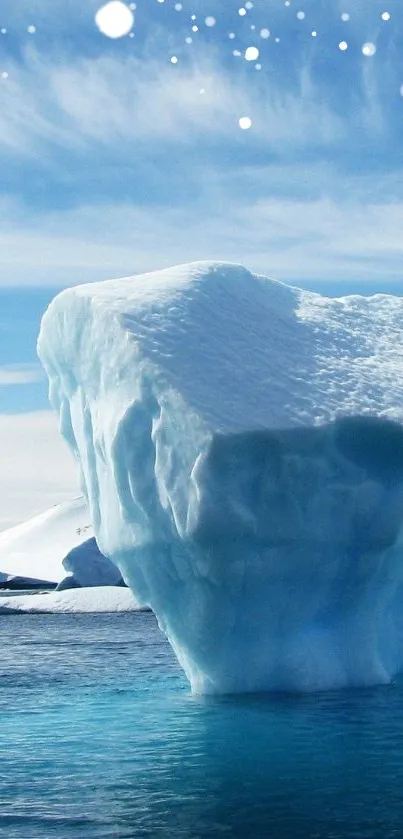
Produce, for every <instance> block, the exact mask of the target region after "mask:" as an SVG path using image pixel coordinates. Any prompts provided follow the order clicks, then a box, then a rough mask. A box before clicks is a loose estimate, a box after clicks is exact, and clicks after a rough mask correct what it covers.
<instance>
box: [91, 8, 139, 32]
mask: <svg viewBox="0 0 403 839" xmlns="http://www.w3.org/2000/svg"><path fill="white" fill-rule="evenodd" d="M95 23H96V25H97V27H98V29H99V31H100V32H102V34H103V35H106V36H107V38H123V36H124V35H128V34H129V32H130V30H131V28H132V26H133V23H134V14H133V12H132V10H131V9H129V6H126V3H122V2H121V0H111V2H110V3H106V5H105V6H101V8H100V9H98V11H97V13H96V15H95Z"/></svg>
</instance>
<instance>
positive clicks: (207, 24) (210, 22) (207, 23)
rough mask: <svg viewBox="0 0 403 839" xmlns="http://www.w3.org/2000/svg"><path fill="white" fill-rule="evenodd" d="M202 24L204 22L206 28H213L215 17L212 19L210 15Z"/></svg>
mask: <svg viewBox="0 0 403 839" xmlns="http://www.w3.org/2000/svg"><path fill="white" fill-rule="evenodd" d="M204 22H205V24H206V26H215V25H216V19H215V17H212V15H209V16H208V17H206V19H205V21H204Z"/></svg>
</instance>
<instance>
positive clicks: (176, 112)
mask: <svg viewBox="0 0 403 839" xmlns="http://www.w3.org/2000/svg"><path fill="white" fill-rule="evenodd" d="M8 72H9V77H8V79H7V84H3V86H2V108H1V113H0V144H2V145H3V146H5V147H9V148H11V149H14V150H15V151H16V152H18V153H19V154H26V155H33V154H36V153H37V152H38V149H39V148H40V147H41V146H46V147H50V148H53V149H55V148H61V149H70V150H72V149H73V150H80V149H86V148H88V147H91V146H94V145H95V144H96V145H97V154H98V155H100V156H102V153H103V152H105V149H109V154H112V155H113V153H115V155H116V157H119V156H120V159H121V161H122V155H123V154H127V149H126V150H125V144H127V143H133V142H135V141H137V142H139V143H150V142H151V143H152V145H153V147H155V146H156V145H157V144H158V143H161V142H163V143H164V145H168V146H169V143H170V142H176V143H179V144H181V145H183V144H186V143H192V142H193V141H194V140H195V138H196V137H197V135H198V134H200V135H202V136H203V138H204V139H206V138H208V137H211V138H214V140H215V142H217V143H219V142H220V141H222V140H223V139H225V138H227V139H232V141H233V142H236V141H240V132H239V130H238V128H237V122H238V119H239V117H240V116H242V115H245V114H249V115H250V116H251V117H252V119H253V124H254V132H255V138H256V140H255V141H257V142H258V145H260V146H264V147H266V148H267V149H270V148H273V149H275V150H276V151H278V149H279V146H278V144H279V143H281V144H283V145H284V144H285V145H286V147H287V148H293V147H301V145H302V146H304V145H311V144H312V143H313V142H314V144H315V145H317V144H318V143H322V144H325V145H332V146H333V145H335V144H336V143H337V142H340V141H341V140H342V139H343V138H344V137H345V136H346V134H347V133H348V122H347V121H343V120H342V119H341V118H340V116H338V115H336V114H335V113H334V112H332V110H331V108H330V107H329V106H328V105H327V104H326V102H323V101H319V100H318V96H317V90H316V89H315V85H314V84H313V82H312V80H311V78H310V74H309V70H308V66H302V67H301V69H300V74H299V75H300V82H299V89H298V90H296V91H294V92H290V91H288V92H287V90H286V89H285V88H283V86H282V85H281V84H279V83H278V82H277V84H276V85H272V84H270V85H259V84H254V85H252V84H251V83H250V79H249V77H247V76H245V77H244V76H242V74H241V75H238V76H236V75H233V74H229V73H227V72H225V71H224V69H223V67H222V66H221V65H220V63H219V62H218V61H217V58H216V56H215V55H209V53H208V52H207V51H206V53H205V54H204V55H203V57H202V58H200V59H198V60H197V62H196V61H195V62H194V63H193V64H191V65H190V66H186V67H185V66H184V67H181V65H180V64H179V65H178V66H176V67H175V68H173V67H172V66H170V65H169V62H167V60H164V61H161V60H156V59H150V60H148V61H146V62H144V61H141V60H139V59H137V58H134V57H125V58H114V57H110V56H100V57H97V58H78V57H76V59H75V61H74V62H71V63H69V64H63V63H60V62H59V63H55V62H54V60H53V61H52V60H51V59H49V58H43V57H42V56H40V55H39V54H38V53H37V52H36V51H35V50H33V49H30V50H27V51H26V53H25V61H24V62H23V63H22V64H17V63H10V66H9V71H8ZM38 89H39V90H40V95H38ZM201 90H203V91H204V92H203V93H202V94H201V93H200V91H201ZM313 126H314V127H315V131H314V135H313V131H312V129H313ZM248 142H251V140H250V139H249V141H248ZM252 142H253V141H252ZM114 144H115V145H114ZM122 144H123V145H122ZM136 151H138V150H136V149H135V148H132V149H131V153H132V154H133V152H136ZM283 151H284V149H283Z"/></svg>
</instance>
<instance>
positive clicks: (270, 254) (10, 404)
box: [0, 0, 403, 528]
mask: <svg viewBox="0 0 403 839" xmlns="http://www.w3.org/2000/svg"><path fill="white" fill-rule="evenodd" d="M101 5H102V2H99V0H87V2H85V3H83V2H82V0H69V2H68V3H66V2H65V0H30V2H28V0H3V2H2V4H1V9H0V30H1V32H0V164H1V173H2V179H1V193H0V213H1V226H0V243H1V258H0V419H1V420H2V422H3V426H2V428H3V430H4V434H5V435H7V421H8V422H12V421H13V417H14V416H15V415H16V414H19V415H21V414H26V417H27V422H28V419H29V417H31V416H32V412H38V414H37V416H36V419H38V417H39V414H40V416H42V415H43V416H45V413H46V412H45V409H46V385H45V382H44V381H43V379H41V376H40V371H39V369H38V367H37V366H36V361H35V350H34V346H35V335H36V332H37V329H38V325H39V318H40V312H41V311H42V309H43V307H44V305H45V304H46V302H47V300H48V299H49V298H50V297H51V296H52V294H53V293H54V291H55V290H57V288H58V287H63V286H66V285H70V284H76V283H80V282H88V281H93V280H99V279H104V278H105V279H106V278H109V277H116V276H119V275H127V274H133V273H137V272H140V271H145V270H150V269H156V268H160V267H165V266H167V265H172V264H175V263H180V262H186V261H190V260H194V259H211V258H213V259H226V260H231V261H235V262H242V263H243V264H245V265H246V266H247V267H248V268H251V269H252V270H257V271H260V272H262V273H265V274H267V275H269V276H273V277H276V278H277V279H281V280H284V281H286V282H291V283H294V284H301V285H304V286H310V285H311V286H312V285H313V286H315V285H317V287H318V288H321V290H323V289H324V288H325V287H326V288H328V289H329V291H330V293H333V291H334V290H335V289H337V290H338V291H340V290H341V288H344V287H345V288H346V290H347V291H351V290H356V291H360V290H368V289H370V290H388V291H391V290H397V291H398V292H400V291H401V283H402V256H403V236H402V229H403V177H402V161H403V143H402V133H403V15H402V12H401V0H384V2H383V1H382V2H379V0H346V1H345V2H341V0H340V2H339V0H289V2H288V3H287V4H286V3H285V2H284V0H281V1H280V0H255V2H254V3H253V5H252V4H251V3H247V4H245V5H247V6H248V8H245V5H244V4H243V2H241V0H219V1H218V0H191V1H190V0H189V2H187V0H182V2H181V3H180V4H179V5H181V6H182V8H181V9H176V8H175V6H177V5H178V3H176V1H175V0H165V1H164V2H158V0H137V4H136V9H135V10H134V25H133V29H132V32H131V35H132V37H131V36H130V35H129V34H128V35H127V36H125V37H122V38H119V39H111V38H108V37H106V36H105V35H104V34H102V33H101V32H100V31H99V30H98V28H97V26H96V24H95V21H94V16H95V14H96V12H97V10H98V9H99V7H100V6H101ZM240 9H242V10H243V11H244V12H246V13H245V14H239V10H240ZM192 16H195V18H194V19H193V20H192ZM208 16H210V17H214V18H215V25H214V26H207V25H206V23H205V20H206V17H208ZM343 18H344V19H343ZM195 26H196V27H197V31H192V27H195ZM33 27H34V29H33ZM267 29H268V30H269V31H270V35H269V37H266V38H264V37H262V36H261V31H262V30H267ZM4 30H5V31H4ZM313 32H315V33H316V35H313V34H312V33H313ZM230 33H231V34H232V35H234V36H235V37H230ZM189 38H191V39H192V40H191V43H189V42H187V41H186V39H189ZM342 42H346V44H347V49H344V50H343V49H340V46H339V45H340V44H341V43H342ZM368 43H369V44H373V45H374V48H375V52H374V48H372V49H371V48H370V49H369V51H370V52H371V51H372V52H374V54H373V55H370V56H368V55H365V54H363V51H362V50H363V45H364V44H368ZM248 47H256V48H257V49H259V53H260V54H259V57H258V59H257V60H254V61H251V62H248V61H246V60H245V50H246V49H247V48H248ZM234 51H235V52H236V53H238V54H236V55H234ZM365 51H368V49H366V50H364V52H365ZM173 56H175V57H176V58H177V62H176V63H172V62H171V59H172V57H173ZM257 63H258V64H260V65H261V67H260V69H259V68H257V67H256V64H257ZM245 116H247V117H249V118H250V119H251V121H252V125H251V128H250V129H249V130H241V128H240V127H239V119H240V118H241V117H245ZM38 286H39V287H42V291H37V290H36V289H37V287H38ZM20 287H22V288H20ZM17 289H18V290H17ZM17 298H18V301H19V302H18V304H16V300H17ZM28 412H29V413H28ZM41 412H42V413H41ZM7 417H8V420H7ZM19 422H22V420H21V416H20V418H19ZM47 422H48V419H46V423H47ZM2 439H4V440H6V441H7V439H8V438H7V436H6V437H4V436H3V438H2ZM55 439H56V436H55ZM16 445H18V441H17V443H16ZM54 445H56V443H55V444H54ZM38 452H39V449H38ZM66 468H67V467H66ZM66 492H67V489H66ZM0 497H1V493H0ZM9 520H10V519H7V521H9ZM0 528H1V518H0Z"/></svg>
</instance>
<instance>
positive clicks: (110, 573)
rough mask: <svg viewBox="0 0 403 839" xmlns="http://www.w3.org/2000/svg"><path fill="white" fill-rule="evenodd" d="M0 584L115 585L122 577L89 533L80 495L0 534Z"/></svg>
mask: <svg viewBox="0 0 403 839" xmlns="http://www.w3.org/2000/svg"><path fill="white" fill-rule="evenodd" d="M0 569H1V572H2V573H1V574H0V585H6V584H7V585H9V587H18V586H19V587H21V586H24V585H25V586H26V587H27V588H30V587H32V585H33V584H34V582H35V580H37V581H39V582H42V583H43V585H44V587H46V586H48V585H49V584H50V585H52V584H55V585H56V584H58V585H59V586H63V587H67V586H69V587H72V586H86V587H87V586H116V585H121V584H122V578H121V575H120V573H119V571H118V570H117V568H116V566H115V565H114V564H113V563H112V562H110V560H109V559H107V558H106V557H104V556H103V555H102V554H101V552H100V551H99V549H98V546H97V544H96V541H95V537H94V536H93V528H92V524H91V520H90V516H89V512H88V507H87V503H86V501H85V499H84V497H83V496H80V497H78V498H73V499H71V501H66V502H64V503H62V504H57V505H56V506H54V507H52V508H51V509H50V510H46V511H45V512H44V513H41V514H40V515H38V516H35V517H34V518H32V519H29V520H28V521H26V522H23V523H22V524H18V525H16V526H15V527H11V528H9V529H8V530H4V531H3V532H2V533H0Z"/></svg>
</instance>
